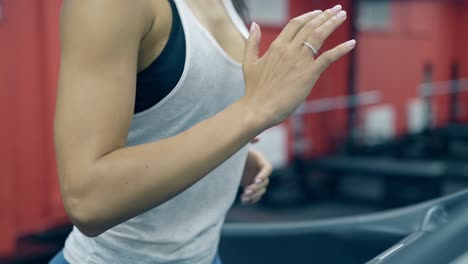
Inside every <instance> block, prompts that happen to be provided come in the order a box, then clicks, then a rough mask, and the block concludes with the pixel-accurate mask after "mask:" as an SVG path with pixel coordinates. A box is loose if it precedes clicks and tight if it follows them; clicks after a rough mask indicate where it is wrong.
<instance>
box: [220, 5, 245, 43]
mask: <svg viewBox="0 0 468 264" xmlns="http://www.w3.org/2000/svg"><path fill="white" fill-rule="evenodd" d="M221 1H223V4H224V6H225V8H226V11H227V12H228V14H229V17H230V18H231V20H232V22H233V23H234V25H235V26H236V27H237V29H238V30H239V31H240V33H241V34H242V36H244V38H246V39H247V38H248V37H249V30H248V29H247V27H246V25H245V23H244V21H243V20H242V18H241V16H240V15H239V13H238V12H237V10H236V8H235V7H234V5H233V3H232V0H221Z"/></svg>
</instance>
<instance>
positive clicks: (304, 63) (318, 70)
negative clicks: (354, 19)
mask: <svg viewBox="0 0 468 264" xmlns="http://www.w3.org/2000/svg"><path fill="white" fill-rule="evenodd" d="M345 20H346V12H345V11H343V10H342V7H341V6H340V5H337V6H335V7H333V8H331V9H328V10H326V11H325V12H322V11H313V12H309V13H306V14H304V15H302V16H299V17H296V18H294V19H292V20H291V21H290V22H289V23H288V25H287V26H286V27H285V28H284V29H283V31H282V32H281V33H280V35H279V36H278V38H276V40H275V41H274V42H273V43H272V44H271V46H270V48H269V49H268V51H267V52H266V53H265V55H264V56H263V57H261V58H259V44H260V39H261V32H260V27H259V26H258V25H257V24H255V23H253V24H252V28H251V33H250V37H249V38H248V39H247V42H246V49H245V55H244V64H243V70H244V78H245V84H246V92H245V96H244V98H243V100H244V101H245V102H246V103H247V105H248V106H249V107H250V108H251V110H252V111H254V113H255V114H256V115H261V117H262V118H263V121H264V122H265V125H266V126H267V128H268V127H271V126H274V125H277V124H279V123H280V122H282V121H283V120H285V119H286V118H287V117H289V116H290V115H291V114H292V113H293V112H294V111H295V110H296V109H297V108H298V107H299V105H300V104H301V103H302V102H303V101H304V100H305V99H306V97H307V95H308V94H309V93H310V91H311V89H312V88H313V86H314V85H315V83H316V82H317V80H318V78H319V77H320V75H321V74H322V72H323V71H324V70H325V69H327V68H328V66H330V64H332V63H333V62H335V61H336V60H338V59H339V58H341V57H343V56H344V55H346V54H347V53H349V52H350V51H351V50H353V49H354V47H355V45H356V41H355V40H350V41H348V42H346V43H343V44H341V45H339V46H337V47H335V48H334V49H331V50H328V51H326V52H324V53H323V54H321V55H320V56H319V57H317V58H314V55H315V54H314V52H313V51H312V49H311V48H310V47H307V46H306V45H304V42H307V43H309V44H310V45H311V46H312V47H313V48H315V49H316V50H319V49H320V48H321V46H322V45H323V43H324V41H325V40H326V39H327V38H328V37H329V36H330V34H331V33H333V32H334V31H335V30H336V29H337V28H338V27H339V26H340V25H341V24H342V23H343V22H344V21H345Z"/></svg>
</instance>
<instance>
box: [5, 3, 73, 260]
mask: <svg viewBox="0 0 468 264" xmlns="http://www.w3.org/2000/svg"><path fill="white" fill-rule="evenodd" d="M3 4H4V6H3V15H4V19H3V21H1V22H0V36H1V38H2V41H0V57H1V58H2V60H1V61H0V72H1V73H2V76H1V77H2V78H0V84H1V93H2V96H1V97H0V105H1V107H2V111H1V112H0V115H1V118H2V120H4V122H2V123H1V124H0V131H2V132H1V133H2V135H1V136H2V138H3V139H4V140H5V141H7V144H6V145H7V147H6V151H2V152H1V153H0V155H1V156H0V160H2V163H1V165H0V169H1V175H2V184H1V185H0V193H1V197H0V198H1V199H0V205H1V209H2V217H0V222H1V225H0V227H1V230H0V232H1V233H2V237H1V239H0V254H5V253H8V252H11V251H12V250H13V249H14V243H15V241H16V238H17V237H19V236H22V235H25V234H28V233H31V232H35V231H38V230H41V229H43V228H45V225H48V224H50V223H51V222H52V220H53V219H51V217H52V216H53V215H52V212H53V210H55V211H57V212H58V211H60V209H57V208H60V206H59V205H57V204H56V205H52V204H51V201H52V200H53V199H55V198H53V197H56V196H57V194H58V188H57V185H56V184H54V183H56V178H57V175H56V172H55V169H54V168H55V162H54V160H55V158H54V154H53V144H52V140H51V139H52V118H53V111H52V109H53V108H54V99H53V98H54V96H53V94H55V84H54V83H55V82H56V81H55V80H56V72H57V65H58V64H57V58H58V34H57V30H56V29H57V28H58V21H57V18H58V15H59V12H58V10H59V2H58V1H47V2H41V1H32V0H4V1H3ZM4 161H6V162H4ZM56 214H57V215H60V213H56ZM63 215H64V214H63V210H62V213H61V216H62V217H63ZM55 217H56V216H55ZM5 234H6V235H5Z"/></svg>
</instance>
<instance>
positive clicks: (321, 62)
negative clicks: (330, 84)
mask: <svg viewBox="0 0 468 264" xmlns="http://www.w3.org/2000/svg"><path fill="white" fill-rule="evenodd" d="M355 46H356V40H354V39H353V40H350V41H347V42H345V43H343V44H341V45H339V46H337V47H335V48H334V49H331V50H329V51H327V52H325V53H323V54H322V55H321V56H320V57H318V58H317V59H316V60H315V62H314V63H313V64H312V70H313V72H314V73H316V74H318V75H320V74H322V73H323V71H325V70H326V69H327V68H328V66H330V64H332V63H333V62H335V61H337V60H338V59H339V58H341V57H343V56H344V55H346V54H348V53H349V52H350V51H352V50H353V49H354V47H355ZM309 52H310V51H309Z"/></svg>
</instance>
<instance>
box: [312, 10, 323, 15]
mask: <svg viewBox="0 0 468 264" xmlns="http://www.w3.org/2000/svg"><path fill="white" fill-rule="evenodd" d="M322 13H323V11H322V10H314V11H312V12H311V13H310V14H311V15H319V14H322Z"/></svg>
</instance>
